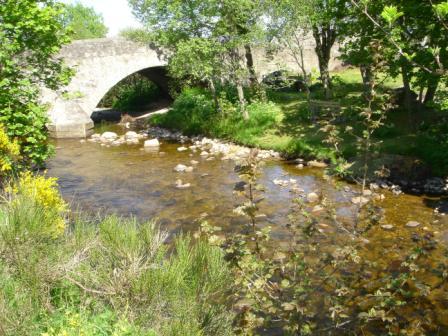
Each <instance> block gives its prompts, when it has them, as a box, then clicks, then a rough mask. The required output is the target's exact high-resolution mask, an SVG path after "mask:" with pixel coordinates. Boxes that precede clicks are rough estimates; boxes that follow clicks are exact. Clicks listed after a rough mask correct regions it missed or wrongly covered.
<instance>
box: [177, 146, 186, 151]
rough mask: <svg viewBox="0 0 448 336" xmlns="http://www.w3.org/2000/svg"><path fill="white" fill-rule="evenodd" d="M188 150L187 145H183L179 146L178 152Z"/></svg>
mask: <svg viewBox="0 0 448 336" xmlns="http://www.w3.org/2000/svg"><path fill="white" fill-rule="evenodd" d="M186 150H188V148H187V147H183V146H182V147H178V148H177V151H178V152H185V151H186Z"/></svg>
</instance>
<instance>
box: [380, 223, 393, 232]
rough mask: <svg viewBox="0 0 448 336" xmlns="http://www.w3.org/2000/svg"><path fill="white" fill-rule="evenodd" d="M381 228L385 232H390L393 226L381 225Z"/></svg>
mask: <svg viewBox="0 0 448 336" xmlns="http://www.w3.org/2000/svg"><path fill="white" fill-rule="evenodd" d="M381 228H382V229H384V230H386V231H390V230H393V229H394V226H393V225H390V224H385V225H381Z"/></svg>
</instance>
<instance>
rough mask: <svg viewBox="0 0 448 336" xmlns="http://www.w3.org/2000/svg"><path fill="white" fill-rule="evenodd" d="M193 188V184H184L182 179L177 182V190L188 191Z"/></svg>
mask: <svg viewBox="0 0 448 336" xmlns="http://www.w3.org/2000/svg"><path fill="white" fill-rule="evenodd" d="M190 187H191V183H185V184H184V183H182V180H181V179H178V180H176V188H177V189H187V188H190Z"/></svg>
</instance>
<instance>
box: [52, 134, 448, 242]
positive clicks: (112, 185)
mask: <svg viewBox="0 0 448 336" xmlns="http://www.w3.org/2000/svg"><path fill="white" fill-rule="evenodd" d="M122 132H124V131H122ZM55 146H56V156H55V157H54V158H53V159H52V160H51V161H50V162H49V166H48V174H49V175H50V176H54V177H57V178H58V179H59V185H60V188H61V191H62V194H63V196H64V198H65V199H66V200H67V201H68V202H70V204H71V205H72V207H73V208H79V209H82V210H84V211H87V212H90V213H95V214H96V213H101V214H106V213H116V214H118V215H121V216H136V217H137V218H138V219H140V220H142V221H144V220H149V219H157V220H158V221H159V223H160V225H161V227H162V228H164V229H167V230H169V231H171V232H178V231H191V230H195V229H196V228H197V226H198V223H197V220H198V218H204V217H205V218H207V220H208V222H209V223H210V224H213V225H216V226H220V227H223V228H224V229H225V230H230V231H232V230H238V229H239V228H240V225H241V224H243V223H244V222H245V219H244V218H241V217H239V216H237V215H235V214H234V213H233V209H234V208H235V207H236V206H237V205H239V204H241V202H242V200H241V198H240V197H239V196H237V195H235V194H234V192H233V189H234V185H235V183H237V182H238V181H239V178H238V176H237V175H236V173H235V172H234V166H235V163H234V162H233V161H227V160H226V161H223V160H221V158H220V157H216V159H215V160H213V161H207V160H206V159H204V158H202V157H201V156H200V155H199V153H192V152H190V151H185V152H178V151H177V148H178V147H179V146H180V144H175V143H164V142H162V145H161V147H160V148H159V150H156V151H146V150H142V145H141V144H140V145H122V146H119V147H109V148H106V147H104V146H100V145H99V144H97V143H89V142H85V143H81V142H80V141H79V140H58V141H56V142H55ZM191 160H196V161H199V164H198V165H197V166H196V167H195V169H194V171H193V172H191V173H178V172H175V171H174V169H173V168H174V167H175V166H176V165H177V164H185V165H190V161H191ZM179 178H180V179H182V182H183V183H190V184H191V187H190V188H188V189H178V188H176V187H175V182H176V180H177V179H179ZM275 179H280V180H290V179H294V180H297V186H298V187H299V188H301V189H303V192H302V193H301V194H302V195H303V196H305V195H306V194H307V193H309V192H316V193H318V194H321V193H322V194H323V195H325V197H327V198H329V199H330V200H331V202H332V203H333V204H334V206H335V207H336V209H337V213H338V215H339V216H340V217H341V218H342V219H343V220H347V221H350V220H351V219H352V217H353V215H354V211H355V209H356V206H354V205H353V204H351V201H350V200H351V198H352V197H353V196H355V192H356V189H357V188H356V187H354V186H350V188H349V189H350V190H348V189H347V184H344V183H339V185H338V186H335V185H334V184H330V183H328V182H327V181H326V180H325V179H324V177H323V171H322V170H321V169H318V168H305V169H302V170H299V169H297V168H296V167H295V165H293V164H288V163H286V162H281V161H268V162H266V164H265V165H264V167H263V169H262V176H261V177H260V180H259V183H261V184H262V185H263V186H264V187H265V193H264V197H265V201H264V202H262V203H261V213H262V214H265V215H266V217H264V219H263V220H262V221H264V222H265V223H264V224H268V225H271V226H272V227H273V229H274V231H276V233H277V235H280V236H282V229H283V227H284V225H285V224H286V223H287V219H286V217H287V214H288V213H289V211H290V209H291V204H292V200H293V199H294V197H297V195H295V194H293V193H291V192H290V190H291V187H290V186H287V187H282V186H279V185H276V184H275V183H274V180H275ZM344 187H345V188H344ZM381 192H382V193H383V194H384V195H385V196H386V198H385V200H384V201H382V202H380V203H379V205H380V206H381V207H383V208H384V215H385V216H384V219H383V221H382V224H391V225H393V226H394V227H395V230H394V231H395V232H396V231H401V230H404V229H405V224H406V223H407V222H408V221H418V222H420V223H421V224H422V227H428V228H433V229H435V230H436V231H437V232H439V233H440V235H441V236H444V235H445V234H446V233H445V230H444V228H446V224H447V220H446V218H445V217H444V216H435V214H434V208H435V207H436V206H437V205H438V204H439V203H438V200H437V199H430V198H426V197H419V196H412V195H405V194H401V195H398V196H395V195H393V194H392V193H390V192H387V191H381ZM381 231H384V230H381ZM384 234H386V235H387V234H389V233H384ZM441 238H442V239H443V237H441Z"/></svg>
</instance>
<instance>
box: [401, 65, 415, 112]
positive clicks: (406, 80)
mask: <svg viewBox="0 0 448 336" xmlns="http://www.w3.org/2000/svg"><path fill="white" fill-rule="evenodd" d="M401 76H402V78H403V88H404V108H405V109H406V111H408V113H409V114H411V113H412V95H411V79H410V77H409V69H408V67H407V66H405V65H402V66H401Z"/></svg>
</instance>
